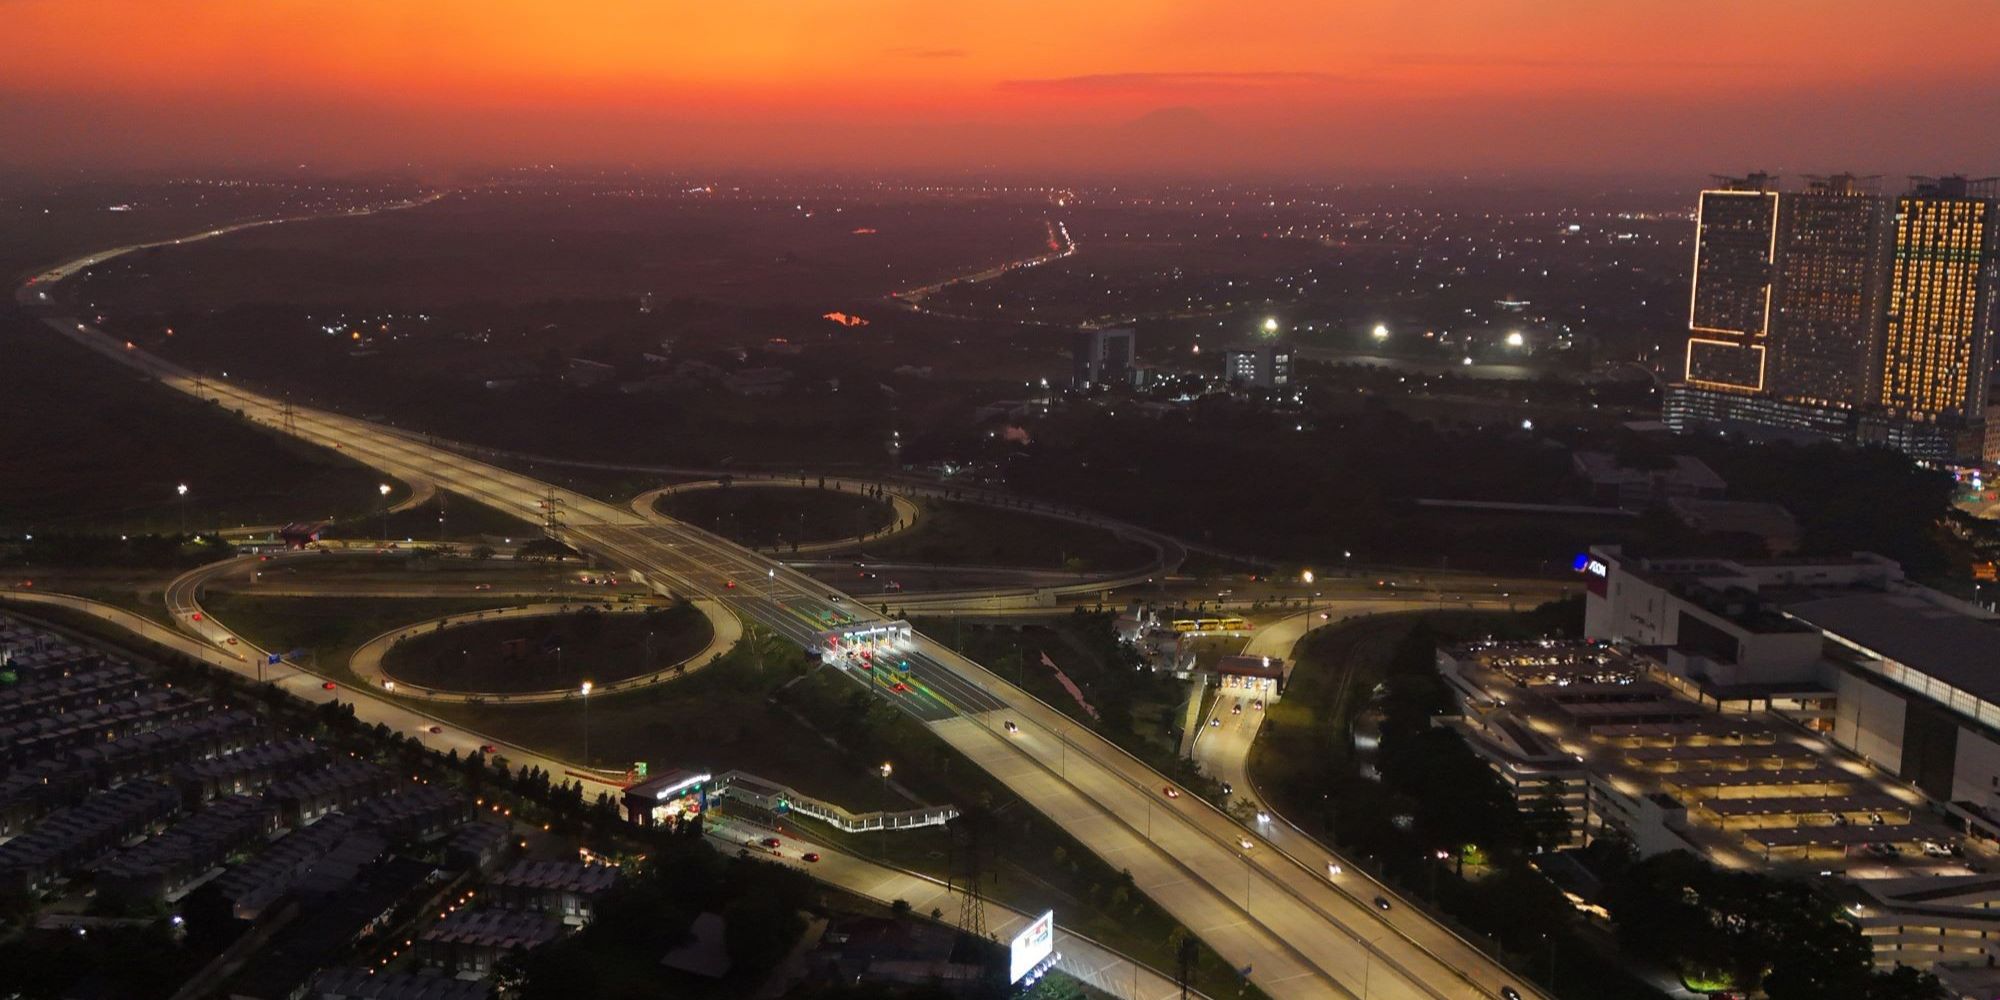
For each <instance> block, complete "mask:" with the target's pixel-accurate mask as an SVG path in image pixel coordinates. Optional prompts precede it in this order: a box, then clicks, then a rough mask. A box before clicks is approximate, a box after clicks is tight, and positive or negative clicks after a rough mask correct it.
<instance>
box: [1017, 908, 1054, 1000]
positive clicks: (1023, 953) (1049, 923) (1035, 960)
mask: <svg viewBox="0 0 2000 1000" xmlns="http://www.w3.org/2000/svg"><path fill="white" fill-rule="evenodd" d="M1055 950H1056V914H1055V911H1054V910H1050V911H1049V912H1047V913H1044V914H1042V915H1041V916H1039V917H1036V918H1035V919H1034V922H1033V923H1030V924H1029V925H1028V926H1027V928H1026V929H1025V930H1023V931H1021V933H1019V934H1017V935H1015V936H1014V940H1013V941H1012V942H1011V943H1010V944H1008V945H1007V982H1008V984H1009V985H1012V984H1014V983H1018V982H1020V981H1021V979H1022V978H1023V977H1025V976H1026V975H1027V974H1028V973H1030V972H1033V971H1035V967H1036V966H1039V965H1041V964H1042V962H1044V961H1046V960H1047V959H1048V957H1049V956H1050V955H1053V954H1055Z"/></svg>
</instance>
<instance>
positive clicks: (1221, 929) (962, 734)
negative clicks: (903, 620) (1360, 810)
mask: <svg viewBox="0 0 2000 1000" xmlns="http://www.w3.org/2000/svg"><path fill="white" fill-rule="evenodd" d="M103 257H104V255H103V254H98V255H92V257H88V258H83V259H81V260H80V261H76V262H71V263H70V264H67V265H64V266H63V267H62V268H58V269H57V272H61V273H73V272H74V271H75V270H77V269H80V268H81V267H82V266H87V263H88V262H91V261H94V260H100V259H103ZM49 273H55V272H45V274H49ZM44 280H47V278H46V277H45V278H44ZM31 291H35V290H34V289H31V288H24V289H22V290H21V293H20V297H21V298H22V299H23V300H24V301H26V302H30V303H32V301H33V297H32V296H31V295H30V292H31ZM46 319H47V322H48V324H49V325H50V326H51V328H53V329H55V330H56V331H58V332H59V333H61V334H63V335H65V336H68V337H70V338H72V339H73V340H75V341H77V342H78V343H81V344H83V345H85V346H87V347H89V348H91V349H93V350H96V351H98V352H99V353H101V354H103V355H105V356H106V357H110V358H113V359H116V360H118V361H120V362H121V363H124V364H127V365H130V366H132V367H135V368H138V369H140V370H142V371H145V372H148V373H150V374H152V375H153V376H154V377H156V378H158V379H159V380H160V381H161V382H162V384H165V385H168V386H170V387H173V388H176V389H179V390H181V391H183V392H187V393H189V394H192V395H197V396H200V397H201V398H204V399H216V400H218V401H219V402H220V403H221V405H223V406H224V407H225V408H227V409H230V410H240V411H242V413H243V414H244V416H245V417H246V418H247V419H250V420H253V421H257V422H260V423H265V424H267V425H269V426H272V427H274V428H285V429H288V431H289V432H290V433H293V434H295V435H296V436H298V437H300V438H303V439H305V440H307V441H311V442H313V443H317V444H321V445H324V446H327V447H332V448H335V449H338V450H341V451H343V452H344V453H346V454H347V455H348V456H349V457H351V458H354V459H355V460H357V461H360V462H363V463H365V464H368V465H370V466H372V467H374V468H376V469H378V470H380V471H383V472H386V473H388V474H390V475H393V476H398V477H403V476H409V477H415V476H418V475H424V476H428V477H430V478H431V479H432V480H434V481H435V482H436V483H437V484H438V486H439V487H440V488H443V489H447V490H450V491H452V492H455V493H459V494H461V495H464V496H467V497H470V498H472V499H475V500H478V501H480V502H482V503H486V504H488V505H490V506H493V507H494V508H496V509H498V510H501V511H504V512H508V513H511V514H514V515H516V516H518V517H521V518H522V519H523V520H526V521H528V522H530V523H540V522H541V521H542V520H543V519H544V516H545V514H546V513H547V508H548V507H549V506H553V507H554V508H555V509H556V510H557V511H559V512H560V515H561V516H560V518H559V520H560V521H561V523H562V525H563V527H561V528H560V529H558V530H559V533H560V534H561V536H562V537H563V538H564V539H565V540H566V541H569V542H571V543H572V544H574V545H577V546H579V547H582V548H585V549H588V550H591V551H593V552H596V553H597V554H599V555H600V556H603V557H604V558H606V559H609V560H611V561H613V562H616V563H618V564H620V565H623V566H625V567H627V569H628V571H630V572H634V573H638V574H642V575H643V577H642V578H643V579H645V580H646V581H648V582H650V583H651V584H652V585H654V586H655V587H657V588H659V589H662V590H672V591H674V592H677V593H682V594H686V595H688V596H707V597H710V598H713V599H716V600H719V601H722V602H723V603H725V604H727V605H728V606H730V607H731V609H732V610H734V611H736V612H737V613H738V614H739V615H741V616H743V617H745V618H747V619H750V620H752V621H755V622H757V623H758V624H760V625H763V626H764V627H766V628H769V629H771V630H773V631H775V632H777V633H778V634H780V635H782V636H785V637H786V638H788V639H791V640H793V641H795V642H798V643H799V644H800V645H802V646H807V647H811V646H813V645H815V644H816V642H817V636H818V635H819V633H820V632H821V631H822V630H824V629H826V628H828V627H829V626H831V625H833V624H838V623H842V622H843V621H861V622H866V621H870V620H873V619H875V618H876V616H875V615H874V614H873V613H872V612H869V611H868V610H867V609H866V608H864V607H860V606H858V605H856V603H855V602H853V601H852V600H850V599H848V598H846V597H845V595H842V594H839V593H838V592H836V591H830V590H828V589H827V588H825V586H824V585H822V584H819V583H817V582H815V581H813V580H811V579H810V578H808V577H805V576H803V575H802V574H799V573H797V572H796V571H794V570H792V569H790V568H788V567H785V566H783V565H782V564H779V563H776V562H773V561H772V560H769V559H766V558H765V557H763V556H761V555H758V554H756V553H754V552H749V551H746V550H744V549H742V548H741V547H739V546H736V545H733V544H731V543H728V542H726V541H724V540H722V539H720V538H717V537H715V536H714V535H711V534H709V533H708V532H705V531H702V530H700V529H698V528H694V527H692V526H689V525H685V524H681V523H678V522H671V523H647V522H646V520H645V519H643V518H640V517H638V516H637V515H636V514H634V513H633V512H632V511H631V510H630V509H629V508H624V507H618V506H614V505H610V504H606V503H603V502H601V501H598V500H595V499H593V498H590V497H587V496H584V495H582V494H578V493H574V492H571V491H565V490H560V489H556V488H554V487H552V486H550V485H549V484H546V483H542V482H539V481H537V480H534V479H532V478H530V477H527V476H524V475H521V474H518V473H514V472H510V471H508V470H505V469H500V468H497V467H494V466H491V465H488V464H486V463H483V462H479V461H476V460H472V459H468V458H466V457H464V456H462V455H459V454H457V453H454V452H451V451H448V450H445V449H442V448H438V447H433V446H430V445H428V444H426V443H424V442H423V441H422V440H421V439H420V438H418V437H416V436H413V435H409V434H406V433H404V432H400V431H396V430H392V429H388V428H384V427H381V426H379V425H375V424H371V423H369V422H366V421H363V420H358V419H355V418H352V417H347V416H342V415H339V414H334V413H330V412H326V411H320V410H314V409H308V408H296V409H294V410H293V412H292V416H291V420H290V421H289V423H288V422H287V420H286V419H285V417H284V414H283V409H284V408H283V407H282V406H281V404H280V403H279V401H278V400H275V399H272V398H269V397H266V396H262V395H259V394H256V393H253V392H249V391H247V390H244V389H242V388H239V387H237V386H235V385H233V384H230V383H228V382H226V381H217V380H213V379H207V380H198V379H196V378H195V377H194V375H193V373H191V372H188V371H187V370H185V369H182V368H180V367H179V366H177V365H174V364H171V363H169V362H166V361H164V360H162V359H159V358H155V357H152V356H150V355H147V354H146V353H145V352H141V351H137V350H135V349H133V348H131V347H130V346H129V345H127V344H125V343H123V342H121V341H117V340H115V339H112V338H110V337H108V336H106V335H104V334H103V333H101V332H100V331H97V330H95V329H93V328H91V327H90V326H88V325H87V324H85V323H83V322H81V321H79V320H77V319H75V318H73V317H67V316H48V317H46ZM727 580H740V581H745V584H744V585H742V586H738V587H733V588H725V581H727ZM906 655H907V656H908V658H909V660H910V661H911V664H912V670H911V674H912V676H913V679H914V683H913V684H912V687H913V689H918V690H921V691H923V692H925V693H926V695H927V696H928V697H930V698H933V699H935V701H936V702H938V703H941V704H942V705H943V706H945V707H947V708H948V709H949V710H950V714H949V715H948V716H946V717H944V718H926V717H925V715H921V714H920V715H919V716H918V717H919V718H925V721H926V722H927V723H928V724H930V725H931V726H932V728H933V729H934V730H935V731H936V732H937V733H938V734H939V735H940V736H941V737H943V738H944V739H946V740H947V741H949V742H951V743H953V744H954V745H955V746H957V747H958V748H959V749H960V750H961V751H963V752H965V753H966V754H967V755H968V756H969V757H971V758H972V759H973V760H974V761H976V762H977V763H979V764H980V765H981V766H982V767H984V768H985V769H987V770H988V771H990V772H992V773H994V774H995V775H997V776H999V777H1000V778H1001V780H1003V781H1006V782H1007V783H1008V784H1009V786H1010V787H1012V788H1013V789H1014V790H1015V791H1016V792H1017V793H1019V794H1020V795H1022V797H1023V798H1024V799H1025V800H1026V801H1028V802H1029V803H1030V804H1032V805H1034V806H1035V807H1036V808H1037V809H1039V810H1041V811H1042V812H1044V813H1046V814H1048V815H1050V816H1052V817H1054V818H1055V819H1056V820H1057V821H1058V822H1061V823H1063V824H1064V826H1065V828H1066V829H1068V830H1069V831H1070V832H1071V833H1072V834H1074V835H1075V836H1076V837H1077V839H1078V840H1079V841H1081V842H1082V843H1083V844H1085V845H1086V846H1087V847H1089V848H1090V849H1091V850H1093V851H1094V852H1096V853H1098V854H1099V855H1101V856H1103V857H1105V858H1107V859H1110V860H1111V861H1112V863H1113V864H1114V866H1116V867H1121V868H1129V869H1131V871H1132V872H1133V875H1134V878H1135V880H1137V882H1138V884H1139V885H1140V886H1141V888H1143V889H1145V890H1146V891H1148V892H1149V894H1151V895H1153V896H1154V898H1155V899H1156V900H1158V901H1159V902H1160V903H1161V904H1162V905H1163V906H1164V907H1165V908H1166V909H1167V910H1168V912H1170V913H1172V914H1173V915H1174V917H1175V918H1176V919H1178V920H1180V921H1181V922H1182V923H1183V924H1185V925H1187V926H1188V927H1189V928H1190V929H1192V930H1194V931H1195V932H1196V933H1198V934H1200V935H1202V937H1203V938H1204V939H1205V940H1207V941H1208V942H1209V943H1210V944H1211V945H1212V946H1214V947H1215V948H1216V950H1217V951H1219V952H1220V953H1221V954H1222V955H1223V956H1224V957H1225V958H1226V959H1228V960H1229V961H1230V962H1231V963H1232V964H1236V965H1238V966H1240V967H1247V968H1249V969H1251V978H1252V980H1253V981H1254V982H1256V983H1257V984H1258V985H1259V986H1261V987H1262V988H1264V989H1265V990H1266V991H1267V992H1268V993H1270V994H1271V995H1273V996H1274V997H1281V998H1289V997H1321V996H1340V995H1349V996H1366V997H1380V998H1385V1000H1404V998H1425V997H1428V998H1432V1000H1460V998H1465V1000H1470V998H1493V997H1497V996H1498V994H1499V991H1500V989H1501V987H1502V986H1503V985H1505V984H1517V983H1518V981H1517V979H1516V977H1514V976H1513V975H1512V974H1511V973H1509V972H1507V971H1506V970H1504V969H1502V968H1500V967H1498V966H1496V965H1494V964H1493V963H1492V962H1491V961H1489V960H1488V959H1487V958H1486V957H1485V956H1484V955H1482V954H1480V953H1479V952H1478V951H1477V950H1475V949H1473V948H1472V947H1471V946H1470V945H1468V944H1466V943H1465V942H1463V941H1462V940H1460V939H1458V938H1457V937H1455V936H1454V935H1452V934H1451V933H1450V932H1448V931H1446V930H1445V929H1444V928H1442V927H1440V926H1438V925H1436V924H1433V923H1430V922H1429V921H1427V920H1424V919H1423V918H1422V917H1421V915H1419V914H1415V913H1413V912H1410V911H1409V910H1408V909H1407V908H1403V909H1401V910H1399V912H1396V913H1393V914H1390V915H1389V919H1387V920H1385V919H1383V915H1382V914H1380V913H1379V912H1378V911H1376V910H1374V909H1373V908H1371V907H1369V906H1368V905H1367V904H1366V903H1364V902H1356V900H1355V898H1354V897H1351V896H1349V895H1347V894H1346V893H1344V892H1342V891H1340V890H1339V889H1337V888H1335V887H1334V886H1331V885H1329V884H1328V881H1327V879H1326V877H1325V870H1324V859H1323V858H1320V857H1312V858H1309V859H1295V858H1293V857H1290V856H1287V855H1285V854H1283V853H1281V852H1279V851H1277V850H1275V849H1271V848H1268V847H1262V846H1257V845H1255V844H1254V843H1253V846H1252V847H1251V848H1250V849H1248V850H1244V849H1242V848H1241V847H1240V846H1239V840H1240V839H1242V838H1245V837H1247V836H1249V834H1248V831H1246V830H1245V829H1244V828H1243V827H1242V826H1241V825H1239V824H1237V823H1236V822H1235V821H1234V820H1232V819H1230V818H1229V817H1228V816H1226V815H1225V814H1223V813H1222V812H1220V811H1219V810H1216V809H1214V808H1213V807H1210V806H1209V805H1207V804H1206V803H1205V802H1200V801H1198V800H1195V799H1194V797H1193V796H1182V797H1180V798H1178V799H1173V800H1168V799H1166V798H1164V797H1163V796H1162V794H1161V786H1162V785H1163V784H1164V783H1165V782H1164V779H1163V778H1162V777H1161V776H1160V775H1159V774H1157V773H1156V772H1153V771H1152V770H1151V769H1150V768H1147V767H1146V766H1145V765H1143V764H1142V763H1141V762H1139V761H1138V760H1136V759H1135V758H1132V757H1131V756H1130V755H1128V754H1125V753H1124V752H1123V751H1121V750H1119V749H1118V748H1117V747H1116V746H1114V745H1112V744H1111V743H1109V742H1108V741H1105V740H1103V739H1101V738H1099V737H1097V736H1096V735H1095V734H1091V733H1088V732H1079V733H1072V732H1070V731H1069V730H1070V728H1071V725H1072V724H1071V723H1070V722H1069V720H1068V719H1067V718H1066V717H1064V716H1062V715H1061V714H1060V713H1058V712H1057V711H1056V710H1054V709H1053V708H1050V707H1049V706H1047V705H1044V704H1042V703H1041V702H1039V701H1037V700H1035V699H1034V698H1033V697H1032V696H1030V695H1028V694H1027V693H1025V692H1023V691H1020V690H1018V689H1016V688H1014V687H1013V686H1012V685H1010V684H1008V683H1007V682H1005V681H1004V680H1001V679H1000V678H998V677H996V676H994V675H993V674H992V673H990V672H988V671H987V670H985V669H984V668H983V667H981V666H979V665H978V664H975V663H972V662H971V661H969V660H966V659H965V658H964V657H961V656H958V655H957V654H955V653H953V652H951V651H949V650H947V649H944V648H942V647H941V646H938V645H937V644H935V643H932V642H930V641H929V640H928V639H926V638H924V637H922V636H917V637H916V638H915V640H914V641H913V643H912V644H911V646H910V648H909V649H908V650H907V654H906ZM856 673H858V672H856ZM857 679H858V680H860V681H861V682H862V683H868V679H867V678H857ZM886 697H892V698H897V700H898V702H899V703H901V704H906V705H908V704H912V703H914V701H915V699H914V698H909V699H904V698H898V697H897V696H893V695H888V696H886ZM404 711H407V710H404ZM913 714H916V713H915V712H913ZM1003 717H1004V718H1009V719H1015V720H1018V721H1019V723H1020V726H1021V734H1020V737H1019V738H1017V739H1009V738H1008V737H1006V736H1004V735H1002V734H1001V730H1000V721H1001V720H1002V718H1003ZM1522 993H1523V995H1524V996H1534V995H1535V994H1533V992H1532V991H1530V990H1527V989H1523V990H1522Z"/></svg>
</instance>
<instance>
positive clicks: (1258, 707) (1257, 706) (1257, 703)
mask: <svg viewBox="0 0 2000 1000" xmlns="http://www.w3.org/2000/svg"><path fill="white" fill-rule="evenodd" d="M1250 707H1251V708H1254V709H1256V710H1257V711H1259V712H1261V711H1263V710H1264V699H1262V698H1259V699H1257V700H1256V701H1253V702H1251V703H1250Z"/></svg>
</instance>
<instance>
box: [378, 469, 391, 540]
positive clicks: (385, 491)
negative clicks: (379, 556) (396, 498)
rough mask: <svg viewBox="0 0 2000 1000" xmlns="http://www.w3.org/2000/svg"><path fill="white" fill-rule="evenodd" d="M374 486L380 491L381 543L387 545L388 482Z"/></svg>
mask: <svg viewBox="0 0 2000 1000" xmlns="http://www.w3.org/2000/svg"><path fill="white" fill-rule="evenodd" d="M375 488H376V489H378V490H381V491H382V544H383V545H388V544H389V506H388V504H389V484H388V483H383V484H381V485H380V486H377V487H375Z"/></svg>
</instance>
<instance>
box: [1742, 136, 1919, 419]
mask: <svg viewBox="0 0 2000 1000" xmlns="http://www.w3.org/2000/svg"><path fill="white" fill-rule="evenodd" d="M1889 236H1890V227H1889V211H1888V203H1887V202H1886V201H1885V200H1884V199H1883V198H1882V197H1880V196H1879V195H1878V194H1876V193H1875V192H1874V191H1873V190H1871V189H1870V188H1869V187H1868V186H1866V185H1865V184H1864V182H1862V181H1860V180H1858V179H1857V178H1855V177H1852V176H1850V175H1837V176H1833V177H1824V178H1813V179H1812V180H1810V181H1809V182H1808V183H1807V185H1806V187H1805V189H1804V190H1802V191H1798V192H1787V193H1785V194H1783V195H1781V196H1780V197H1779V205H1778V240H1777V252H1776V254H1775V255H1774V257H1773V262H1772V280H1771V319H1770V337H1769V340H1770V356H1769V365H1768V372H1769V378H1768V379H1767V380H1766V384H1765V388H1766V390H1768V391H1769V392H1772V393H1775V394H1777V395H1779V396H1783V397H1785V398H1787V399H1792V400H1796V401H1799V402H1803V403H1808V404H1812V405H1818V406H1830V407H1836V408H1841V409H1849V408H1853V407H1857V406H1866V405H1869V404H1871V403H1873V402H1874V401H1875V395H1876V392H1877V389H1876V385H1877V382H1878V380H1879V377H1880V363H1881V360H1882V303H1883V295H1884V294H1885V292H1886V289H1887V272H1888V260H1889V252H1888V251H1889Z"/></svg>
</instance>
